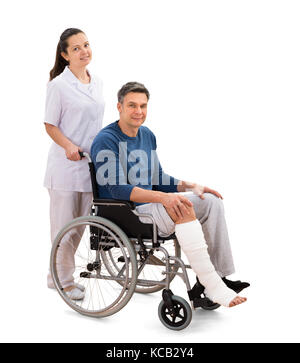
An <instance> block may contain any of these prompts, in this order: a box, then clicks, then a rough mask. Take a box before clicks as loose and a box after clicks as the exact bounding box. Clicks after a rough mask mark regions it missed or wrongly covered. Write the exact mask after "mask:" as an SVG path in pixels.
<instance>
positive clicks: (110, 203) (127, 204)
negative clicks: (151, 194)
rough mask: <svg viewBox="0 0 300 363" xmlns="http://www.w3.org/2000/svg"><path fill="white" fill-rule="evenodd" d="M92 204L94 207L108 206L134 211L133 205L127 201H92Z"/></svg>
mask: <svg viewBox="0 0 300 363" xmlns="http://www.w3.org/2000/svg"><path fill="white" fill-rule="evenodd" d="M93 203H94V204H95V205H110V206H114V205H115V206H119V207H120V206H122V205H123V206H125V205H126V206H127V207H129V208H130V209H132V210H133V209H135V203H133V202H130V201H128V200H120V199H94V201H93Z"/></svg>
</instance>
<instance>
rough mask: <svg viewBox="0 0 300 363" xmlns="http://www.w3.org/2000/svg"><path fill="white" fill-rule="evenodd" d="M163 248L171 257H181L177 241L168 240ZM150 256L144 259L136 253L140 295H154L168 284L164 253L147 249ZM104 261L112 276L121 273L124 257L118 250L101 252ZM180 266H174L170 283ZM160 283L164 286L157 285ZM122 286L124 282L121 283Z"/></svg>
mask: <svg viewBox="0 0 300 363" xmlns="http://www.w3.org/2000/svg"><path fill="white" fill-rule="evenodd" d="M162 247H163V248H165V249H166V250H167V252H168V254H169V256H175V257H179V258H180V257H181V250H180V246H179V243H178V241H177V239H174V240H166V241H165V242H164V243H163V244H162ZM147 253H148V255H147V256H145V257H143V256H142V255H141V254H139V253H138V252H137V253H136V259H137V268H138V278H137V283H136V288H135V292H139V293H144V294H147V293H153V292H157V291H160V290H162V289H164V288H165V285H163V283H165V282H166V278H165V274H164V272H165V271H166V262H165V261H164V258H165V255H164V253H163V252H162V251H159V250H155V249H147ZM101 254H102V259H103V262H104V264H105V265H106V267H107V270H108V271H109V272H110V274H111V275H112V276H117V275H118V273H119V271H120V268H121V266H120V264H119V263H118V262H120V260H122V257H121V255H120V251H118V250H114V251H112V250H108V251H104V250H102V251H101ZM178 268H179V266H178V265H177V264H173V265H172V266H171V268H170V272H171V273H170V282H171V281H172V280H173V279H174V277H175V276H176V272H177V271H178ZM155 282H159V283H162V284H157V283H155ZM120 283H121V284H122V282H120Z"/></svg>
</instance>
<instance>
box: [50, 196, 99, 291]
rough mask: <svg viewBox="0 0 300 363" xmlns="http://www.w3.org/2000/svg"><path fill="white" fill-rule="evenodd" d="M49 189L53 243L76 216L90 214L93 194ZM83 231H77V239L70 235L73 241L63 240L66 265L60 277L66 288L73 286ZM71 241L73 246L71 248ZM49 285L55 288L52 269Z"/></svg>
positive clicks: (63, 264) (62, 257)
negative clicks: (76, 258) (75, 259)
mask: <svg viewBox="0 0 300 363" xmlns="http://www.w3.org/2000/svg"><path fill="white" fill-rule="evenodd" d="M48 191H49V195H50V230H51V243H52V244H53V242H54V240H55V237H56V236H57V234H58V232H59V231H60V230H61V229H62V228H63V227H64V225H65V224H67V223H68V222H71V220H72V219H74V218H77V217H81V216H87V215H89V214H90V208H91V203H92V198H93V194H92V193H90V192H73V191H62V190H53V189H48ZM82 232H83V231H82V230H81V231H80V230H78V231H77V233H76V240H75V239H74V236H73V237H72V236H69V238H72V241H63V243H62V248H61V249H60V256H59V260H61V261H62V263H61V265H62V266H65V267H64V268H63V269H62V270H61V271H60V276H59V278H60V281H61V282H62V287H64V288H65V287H68V286H71V285H72V284H73V283H74V278H73V273H74V269H75V265H74V251H76V249H77V246H78V243H79V242H80V238H81V236H82ZM74 235H75V234H74ZM70 243H71V244H72V246H73V248H70V246H71V245H70ZM64 246H65V247H64ZM66 266H67V267H66ZM47 285H48V287H49V288H54V284H53V280H52V277H51V273H50V270H49V272H48V276H47Z"/></svg>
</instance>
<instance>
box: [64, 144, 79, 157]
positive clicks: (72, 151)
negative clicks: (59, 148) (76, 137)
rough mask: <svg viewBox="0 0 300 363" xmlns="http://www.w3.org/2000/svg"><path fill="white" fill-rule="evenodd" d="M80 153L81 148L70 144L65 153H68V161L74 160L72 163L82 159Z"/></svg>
mask: <svg viewBox="0 0 300 363" xmlns="http://www.w3.org/2000/svg"><path fill="white" fill-rule="evenodd" d="M78 151H82V150H81V149H80V147H78V146H76V145H74V144H72V143H70V144H69V145H68V146H67V147H66V148H65V152H66V157H67V159H69V160H72V161H78V160H80V159H81V157H80V155H79V153H78Z"/></svg>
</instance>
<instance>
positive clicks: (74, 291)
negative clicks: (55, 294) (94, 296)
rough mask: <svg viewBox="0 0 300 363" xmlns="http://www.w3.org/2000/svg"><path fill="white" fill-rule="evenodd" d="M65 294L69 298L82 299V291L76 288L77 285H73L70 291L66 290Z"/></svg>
mask: <svg viewBox="0 0 300 363" xmlns="http://www.w3.org/2000/svg"><path fill="white" fill-rule="evenodd" d="M66 294H67V296H68V297H69V298H70V299H71V300H82V299H84V292H83V291H81V290H80V289H78V287H74V289H72V290H71V291H67V292H66Z"/></svg>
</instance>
